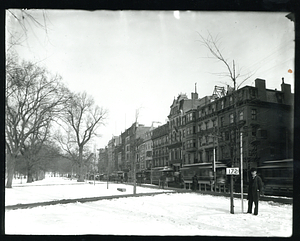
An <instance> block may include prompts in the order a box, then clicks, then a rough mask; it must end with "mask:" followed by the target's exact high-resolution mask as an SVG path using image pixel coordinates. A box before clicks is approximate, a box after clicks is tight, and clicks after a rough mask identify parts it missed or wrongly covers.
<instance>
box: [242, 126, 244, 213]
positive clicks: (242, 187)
mask: <svg viewBox="0 0 300 241" xmlns="http://www.w3.org/2000/svg"><path fill="white" fill-rule="evenodd" d="M243 185H244V177H243V133H242V132H241V199H242V213H243V212H244V200H243V198H244V189H243Z"/></svg>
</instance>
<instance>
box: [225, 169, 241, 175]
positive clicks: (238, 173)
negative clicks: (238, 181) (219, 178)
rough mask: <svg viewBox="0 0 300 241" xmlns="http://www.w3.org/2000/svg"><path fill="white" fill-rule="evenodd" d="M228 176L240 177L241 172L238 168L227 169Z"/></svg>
mask: <svg viewBox="0 0 300 241" xmlns="http://www.w3.org/2000/svg"><path fill="white" fill-rule="evenodd" d="M226 175H240V171H239V168H238V167H230V168H228V167H227V168H226Z"/></svg>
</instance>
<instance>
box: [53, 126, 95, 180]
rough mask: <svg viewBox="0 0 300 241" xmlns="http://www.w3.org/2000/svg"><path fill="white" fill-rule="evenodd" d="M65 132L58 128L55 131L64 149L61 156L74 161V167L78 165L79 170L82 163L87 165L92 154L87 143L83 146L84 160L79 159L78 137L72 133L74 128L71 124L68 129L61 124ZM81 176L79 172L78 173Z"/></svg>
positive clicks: (58, 141)
mask: <svg viewBox="0 0 300 241" xmlns="http://www.w3.org/2000/svg"><path fill="white" fill-rule="evenodd" d="M61 128H62V130H63V132H62V131H61V130H58V131H57V132H56V133H55V135H54V136H55V137H54V138H55V140H56V142H57V143H58V144H59V146H60V148H61V149H62V151H63V154H61V157H63V158H66V159H68V160H69V161H71V163H72V168H73V167H78V168H76V170H79V167H80V165H82V166H83V167H84V166H87V165H88V163H89V161H90V160H91V157H92V154H91V152H90V150H89V148H88V146H87V145H85V146H84V147H83V151H82V162H81V163H80V161H79V148H78V144H77V142H76V138H74V134H73V133H72V129H71V127H70V126H67V128H68V130H66V129H65V128H64V127H63V126H61ZM77 175H78V176H79V172H78V173H77Z"/></svg>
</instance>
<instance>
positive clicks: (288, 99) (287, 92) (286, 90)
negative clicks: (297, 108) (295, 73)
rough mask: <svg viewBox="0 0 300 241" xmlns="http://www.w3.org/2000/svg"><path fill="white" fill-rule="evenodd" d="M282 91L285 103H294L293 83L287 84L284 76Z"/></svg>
mask: <svg viewBox="0 0 300 241" xmlns="http://www.w3.org/2000/svg"><path fill="white" fill-rule="evenodd" d="M281 91H282V92H283V96H284V97H283V98H284V103H285V104H287V105H292V104H293V103H292V100H293V98H292V92H291V85H290V84H285V83H284V78H282V83H281Z"/></svg>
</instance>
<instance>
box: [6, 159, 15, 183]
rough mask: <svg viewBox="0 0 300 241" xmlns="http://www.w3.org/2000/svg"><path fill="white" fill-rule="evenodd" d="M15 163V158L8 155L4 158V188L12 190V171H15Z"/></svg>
mask: <svg viewBox="0 0 300 241" xmlns="http://www.w3.org/2000/svg"><path fill="white" fill-rule="evenodd" d="M15 162H16V158H15V157H14V156H13V155H11V154H9V155H7V158H6V172H7V181H6V186H5V187H6V188H12V180H13V177H14V170H15Z"/></svg>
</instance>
